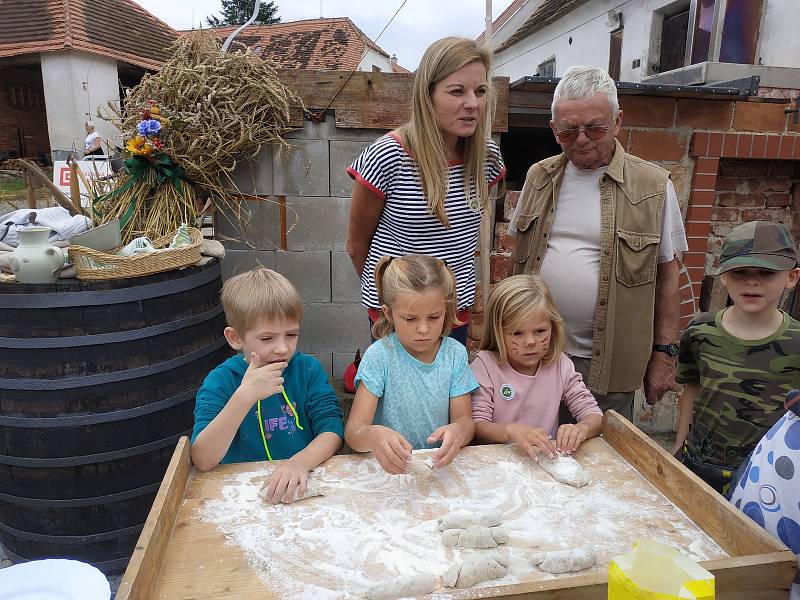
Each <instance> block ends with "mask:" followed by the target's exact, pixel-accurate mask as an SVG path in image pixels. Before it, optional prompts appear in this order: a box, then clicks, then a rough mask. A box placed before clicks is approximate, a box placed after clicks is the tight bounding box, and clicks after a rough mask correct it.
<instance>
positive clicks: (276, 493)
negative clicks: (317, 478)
mask: <svg viewBox="0 0 800 600" xmlns="http://www.w3.org/2000/svg"><path fill="white" fill-rule="evenodd" d="M307 486H308V469H307V468H306V467H305V466H304V465H302V464H300V463H299V462H297V461H293V460H292V459H289V460H287V461H284V462H283V463H282V464H281V465H280V466H279V467H278V468H277V469H275V470H274V471H273V472H272V474H271V475H270V476H269V478H267V480H266V481H265V482H264V485H263V486H261V491H260V492H259V494H260V495H261V496H262V497H263V498H265V499H266V500H267V502H269V503H270V504H278V503H279V502H284V503H286V504H289V503H291V502H294V501H295V500H297V499H298V498H302V497H303V495H304V494H305V493H306V488H307Z"/></svg>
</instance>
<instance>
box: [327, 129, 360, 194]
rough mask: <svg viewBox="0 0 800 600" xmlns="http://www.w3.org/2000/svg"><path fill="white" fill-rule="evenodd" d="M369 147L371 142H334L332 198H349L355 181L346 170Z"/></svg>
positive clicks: (332, 146) (332, 142) (332, 154)
mask: <svg viewBox="0 0 800 600" xmlns="http://www.w3.org/2000/svg"><path fill="white" fill-rule="evenodd" d="M367 146H369V142H359V141H340V140H332V141H331V146H330V151H331V167H330V169H331V196H341V197H347V198H349V197H350V195H351V193H352V190H353V179H352V178H351V177H350V175H348V174H347V173H346V172H345V169H346V168H347V167H349V166H350V164H351V163H352V162H353V161H354V160H355V159H356V158H358V155H359V154H361V153H362V152H363V151H364V148H366V147H367Z"/></svg>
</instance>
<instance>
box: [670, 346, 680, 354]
mask: <svg viewBox="0 0 800 600" xmlns="http://www.w3.org/2000/svg"><path fill="white" fill-rule="evenodd" d="M679 350H680V348H679V347H678V344H669V345H668V346H667V354H669V355H670V356H678V352H679Z"/></svg>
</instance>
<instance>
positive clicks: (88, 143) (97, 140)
mask: <svg viewBox="0 0 800 600" xmlns="http://www.w3.org/2000/svg"><path fill="white" fill-rule="evenodd" d="M83 128H84V129H85V130H86V139H85V140H84V141H83V155H84V156H103V138H101V137H100V134H99V133H97V132H96V131H95V130H94V123H92V122H91V121H86V123H84V124H83Z"/></svg>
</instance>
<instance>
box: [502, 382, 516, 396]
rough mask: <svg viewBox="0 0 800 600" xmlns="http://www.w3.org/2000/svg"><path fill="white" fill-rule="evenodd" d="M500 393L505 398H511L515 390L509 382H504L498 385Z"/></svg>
mask: <svg viewBox="0 0 800 600" xmlns="http://www.w3.org/2000/svg"><path fill="white" fill-rule="evenodd" d="M500 395H501V396H502V397H503V398H504V399H505V400H513V399H514V396H515V395H516V392H515V391H514V386H513V385H511V384H510V383H504V384H502V385H501V386H500Z"/></svg>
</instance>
